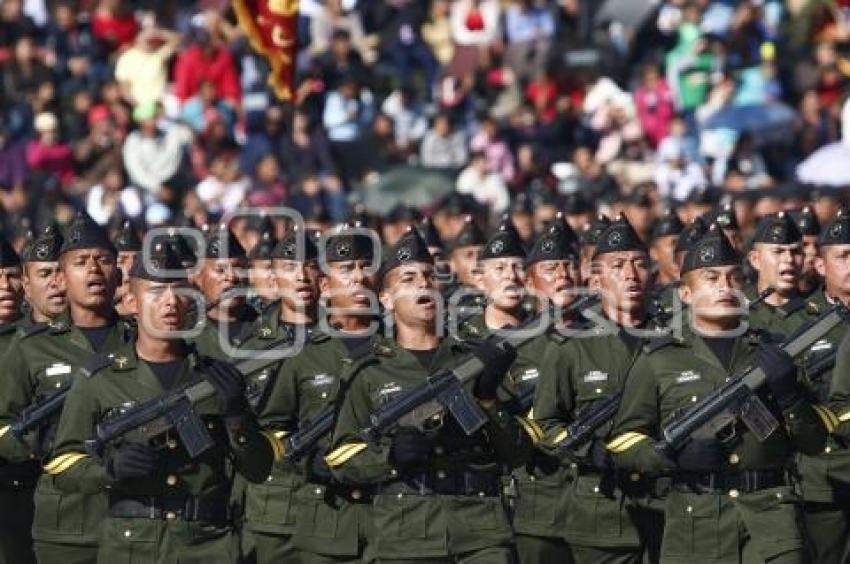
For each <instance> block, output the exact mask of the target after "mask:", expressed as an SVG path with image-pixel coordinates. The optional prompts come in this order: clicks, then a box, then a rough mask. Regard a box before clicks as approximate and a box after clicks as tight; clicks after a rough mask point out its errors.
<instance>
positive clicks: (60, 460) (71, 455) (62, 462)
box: [44, 452, 89, 476]
mask: <svg viewBox="0 0 850 564" xmlns="http://www.w3.org/2000/svg"><path fill="white" fill-rule="evenodd" d="M88 457H89V455H87V454H85V453H83V452H68V453H65V454H60V455H59V456H57V457H56V458H54V459H53V460H51V461H50V462H48V463H47V464H46V465H45V466H44V471H45V472H47V473H48V474H50V475H52V476H56V475H58V474H61V473H62V472H65V471H66V470H68V469H69V468H71V467H72V466H73V465H74V464H76V463H77V462H79V461H80V460H83V459H84V458H88Z"/></svg>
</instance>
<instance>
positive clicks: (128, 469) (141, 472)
mask: <svg viewBox="0 0 850 564" xmlns="http://www.w3.org/2000/svg"><path fill="white" fill-rule="evenodd" d="M155 467H156V452H154V450H153V449H152V448H151V447H149V446H148V445H143V444H142V443H134V442H125V443H121V445H119V446H118V447H116V448H115V450H114V451H113V452H112V454H111V455H110V456H109V458H108V459H107V461H106V473H107V474H109V475H110V476H111V477H112V478H114V479H116V480H132V479H135V478H145V477H147V476H150V475H151V473H153V470H154V468H155Z"/></svg>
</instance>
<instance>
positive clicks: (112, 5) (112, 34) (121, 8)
mask: <svg viewBox="0 0 850 564" xmlns="http://www.w3.org/2000/svg"><path fill="white" fill-rule="evenodd" d="M91 29H92V35H94V38H95V39H96V40H97V41H98V42H99V43H100V44H101V46H102V47H103V48H104V49H105V50H106V51H107V52H108V53H113V52H115V51H118V50H120V49H124V48H126V47H129V46H130V45H132V44H133V40H134V39H135V37H136V34H137V33H138V32H139V23H138V22H137V21H136V17H135V15H134V14H133V11H132V9H131V6H130V4H129V3H127V2H122V0H98V3H97V8H96V9H95V10H94V13H93V14H92V21H91Z"/></svg>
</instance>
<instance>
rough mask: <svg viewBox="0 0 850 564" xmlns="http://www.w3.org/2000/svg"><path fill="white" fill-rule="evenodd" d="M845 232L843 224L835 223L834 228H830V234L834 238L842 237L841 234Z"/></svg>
mask: <svg viewBox="0 0 850 564" xmlns="http://www.w3.org/2000/svg"><path fill="white" fill-rule="evenodd" d="M843 230H844V226H843V225H842V224H841V223H835V224H834V225H833V226H832V227H830V228H829V234H830V235H831V236H832V237H838V236H839V235H841V232H842V231H843Z"/></svg>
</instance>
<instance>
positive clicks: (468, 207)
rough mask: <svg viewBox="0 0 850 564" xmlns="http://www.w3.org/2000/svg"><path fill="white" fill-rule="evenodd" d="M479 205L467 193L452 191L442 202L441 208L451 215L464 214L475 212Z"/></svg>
mask: <svg viewBox="0 0 850 564" xmlns="http://www.w3.org/2000/svg"><path fill="white" fill-rule="evenodd" d="M476 208H477V206H476V204H475V200H474V199H472V198H471V197H469V196H467V195H466V194H460V193H458V192H450V193H449V194H448V195H447V196H446V197H445V198H444V199H443V201H442V202H440V207H439V209H440V210H441V211H444V212H446V213H448V214H450V215H463V214H468V213H474V212H475V210H476Z"/></svg>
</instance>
